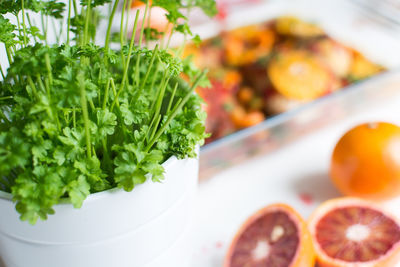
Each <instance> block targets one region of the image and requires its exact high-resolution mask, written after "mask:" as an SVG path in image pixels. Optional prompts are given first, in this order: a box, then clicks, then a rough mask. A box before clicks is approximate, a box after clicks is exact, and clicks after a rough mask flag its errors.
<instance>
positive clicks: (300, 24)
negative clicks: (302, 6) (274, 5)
mask: <svg viewBox="0 0 400 267" xmlns="http://www.w3.org/2000/svg"><path fill="white" fill-rule="evenodd" d="M275 27H276V31H277V32H278V33H279V34H282V35H291V36H296V37H303V38H308V37H317V36H322V35H324V32H323V30H322V29H321V28H319V27H317V26H316V25H314V24H312V23H308V22H305V21H303V20H300V19H299V18H296V17H292V16H283V17H280V18H278V19H277V20H276V22H275Z"/></svg>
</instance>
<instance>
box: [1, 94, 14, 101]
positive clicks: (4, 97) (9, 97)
mask: <svg viewBox="0 0 400 267" xmlns="http://www.w3.org/2000/svg"><path fill="white" fill-rule="evenodd" d="M13 98H14V97H13V96H12V95H8V96H3V97H0V101H2V100H7V99H13Z"/></svg>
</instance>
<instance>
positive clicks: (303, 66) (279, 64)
mask: <svg viewBox="0 0 400 267" xmlns="http://www.w3.org/2000/svg"><path fill="white" fill-rule="evenodd" d="M268 75H269V78H270V80H271V82H272V84H273V85H274V87H275V89H276V90H277V91H278V92H279V93H281V94H282V95H284V96H286V97H288V98H290V99H296V100H312V99H315V98H318V97H320V96H322V95H324V94H326V93H327V92H329V90H330V85H331V83H332V75H331V73H330V72H329V71H328V70H327V69H326V68H325V66H323V65H322V63H320V61H319V60H318V58H316V57H315V56H313V55H311V54H309V53H307V52H306V51H302V50H297V51H296V50H293V51H287V52H284V53H280V54H278V55H277V56H276V57H275V58H274V59H273V60H272V61H271V63H270V64H269V66H268Z"/></svg>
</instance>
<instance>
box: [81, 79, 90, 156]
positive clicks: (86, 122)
mask: <svg viewBox="0 0 400 267" xmlns="http://www.w3.org/2000/svg"><path fill="white" fill-rule="evenodd" d="M78 82H79V89H80V93H81V97H80V101H81V106H82V113H83V122H84V125H85V137H86V153H87V156H88V158H91V157H92V145H91V141H90V128H89V113H88V108H87V101H86V88H85V81H84V74H83V73H82V72H80V73H79V74H78Z"/></svg>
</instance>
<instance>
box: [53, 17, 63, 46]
mask: <svg viewBox="0 0 400 267" xmlns="http://www.w3.org/2000/svg"><path fill="white" fill-rule="evenodd" d="M50 20H51V26H52V28H53V34H54V36H55V37H56V44H59V43H60V37H61V34H60V33H57V27H56V24H55V23H54V19H52V18H51V19H50ZM61 30H62V28H61Z"/></svg>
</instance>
